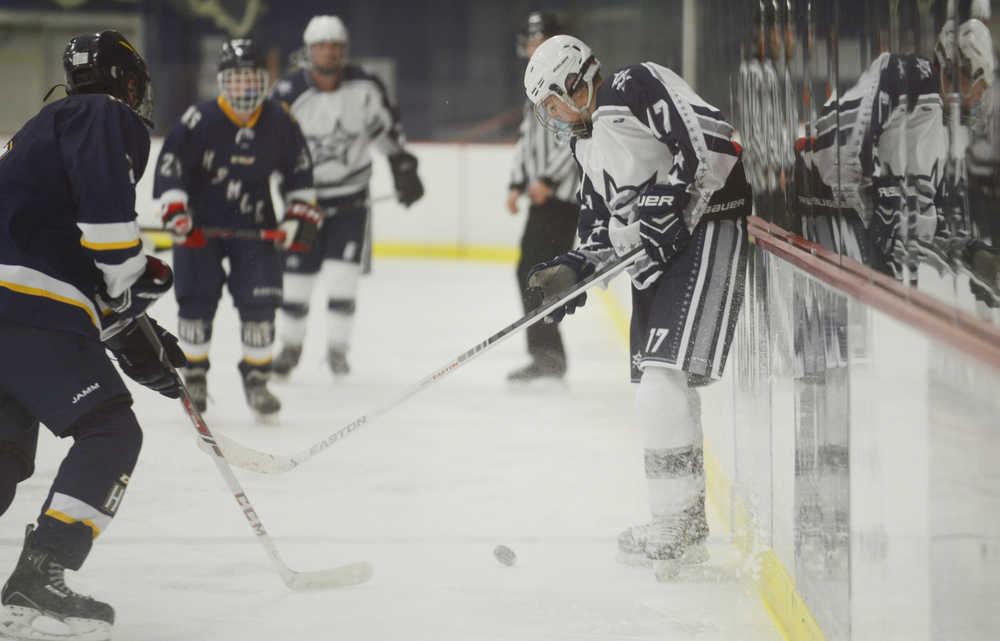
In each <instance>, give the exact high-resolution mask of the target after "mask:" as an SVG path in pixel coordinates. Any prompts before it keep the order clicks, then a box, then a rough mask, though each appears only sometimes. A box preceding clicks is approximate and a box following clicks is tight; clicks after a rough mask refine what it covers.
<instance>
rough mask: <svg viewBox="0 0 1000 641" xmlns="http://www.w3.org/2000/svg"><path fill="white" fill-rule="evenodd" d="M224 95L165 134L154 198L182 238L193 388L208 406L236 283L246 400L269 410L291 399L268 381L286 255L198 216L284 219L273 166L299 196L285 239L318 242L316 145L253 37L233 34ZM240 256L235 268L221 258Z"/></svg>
mask: <svg viewBox="0 0 1000 641" xmlns="http://www.w3.org/2000/svg"><path fill="white" fill-rule="evenodd" d="M218 70H219V74H218V81H219V92H220V95H219V97H218V99H216V100H213V101H209V102H204V103H201V104H199V105H194V106H192V107H189V108H188V110H187V111H186V112H184V115H183V116H181V119H180V122H178V123H177V124H175V125H174V126H173V128H172V129H171V130H170V134H169V135H168V136H167V138H166V140H165V141H164V142H163V148H162V149H161V151H160V158H159V161H158V162H157V170H156V180H155V183H154V186H153V197H154V198H157V199H159V202H160V215H161V218H162V221H163V226H164V228H165V229H167V230H169V231H171V232H172V233H173V234H174V235H175V237H177V238H178V240H179V242H177V243H175V245H174V250H173V252H174V253H173V255H174V270H175V271H176V273H177V286H176V291H175V294H176V296H177V303H178V306H179V315H180V319H179V324H178V327H179V331H178V335H179V336H180V341H181V346H182V347H183V348H184V353H185V354H187V357H188V361H189V365H188V367H187V368H186V369H185V370H184V378H185V381H186V383H187V387H188V391H189V392H190V393H191V398H192V399H193V400H194V402H195V405H196V406H197V407H198V409H199V410H200V411H203V410H204V409H205V407H206V405H207V399H208V386H207V379H206V374H207V373H208V369H209V365H210V363H209V347H210V344H211V340H212V321H213V319H214V318H215V311H216V308H217V307H218V304H219V299H220V297H221V296H222V286H223V284H227V285H228V287H229V293H230V294H231V295H232V297H233V303H234V305H235V306H236V309H237V310H238V311H239V315H240V338H241V341H242V343H243V359H242V360H241V361H240V363H239V372H240V375H241V377H242V379H243V390H244V392H245V393H246V399H247V404H248V405H249V406H250V408H251V409H253V410H254V411H255V412H258V413H259V414H261V415H268V414H273V413H275V412H277V411H278V410H280V409H281V403H280V401H279V400H278V399H277V398H276V397H275V396H274V394H272V393H271V392H270V390H268V388H267V381H268V378H269V377H270V374H271V351H272V349H273V344H274V332H275V330H274V316H275V310H276V309H277V308H278V306H279V305H280V304H281V254H280V252H279V249H278V248H277V247H275V245H274V244H272V243H271V242H268V241H263V240H257V239H246V238H206V237H205V236H204V234H202V233H201V230H200V229H199V227H212V228H223V229H226V230H259V229H269V228H273V227H275V225H276V224H277V221H276V219H275V212H274V207H273V205H272V201H271V190H270V183H269V179H270V175H271V174H272V173H273V172H278V173H280V174H281V176H282V177H283V179H284V182H283V185H282V188H283V189H284V197H285V201H286V202H287V203H289V206H288V211H287V212H286V213H285V217H284V220H283V222H282V223H281V229H282V230H283V231H284V232H285V238H284V241H283V242H282V243H281V248H282V249H285V250H289V251H292V252H296V251H307V250H308V249H309V248H310V247H311V246H312V243H313V242H315V239H316V230H317V228H318V225H319V222H320V220H321V216H320V214H319V212H318V211H317V210H316V208H315V200H316V191H315V189H313V184H312V164H311V162H310V159H309V150H308V148H307V146H306V143H305V140H304V139H303V137H302V133H301V132H300V131H299V128H298V127H297V126H296V124H295V121H294V120H293V119H292V117H291V116H289V115H288V113H287V112H286V111H285V109H284V108H283V107H282V106H281V104H279V103H278V102H276V101H273V100H267V99H266V98H267V87H268V84H269V82H268V73H267V71H266V69H265V68H264V60H263V57H262V56H261V54H260V51H259V50H258V48H257V46H256V45H255V44H254V43H253V41H252V40H249V39H237V40H230V41H228V42H225V43H224V44H223V45H222V53H221V57H220V59H219V65H218ZM224 258H228V259H229V274H228V275H227V274H226V272H225V270H224V269H223V266H222V260H223V259H224Z"/></svg>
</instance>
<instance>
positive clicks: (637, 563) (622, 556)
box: [615, 550, 653, 568]
mask: <svg viewBox="0 0 1000 641" xmlns="http://www.w3.org/2000/svg"><path fill="white" fill-rule="evenodd" d="M615 561H618V562H619V563H621V564H622V565H627V566H629V567H630V568H651V567H653V560H652V559H650V558H649V557H648V556H646V555H645V554H643V553H642V552H638V553H630V552H622V551H621V550H619V551H618V555H617V556H616V557H615Z"/></svg>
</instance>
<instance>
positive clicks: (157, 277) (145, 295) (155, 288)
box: [99, 256, 174, 324]
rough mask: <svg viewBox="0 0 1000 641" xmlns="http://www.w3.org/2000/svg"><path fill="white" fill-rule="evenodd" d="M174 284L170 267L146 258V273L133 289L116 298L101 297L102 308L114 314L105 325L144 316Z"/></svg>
mask: <svg viewBox="0 0 1000 641" xmlns="http://www.w3.org/2000/svg"><path fill="white" fill-rule="evenodd" d="M173 284H174V274H173V272H172V271H170V266H169V265H167V264H166V263H165V262H163V261H162V260H160V259H159V258H155V257H153V256H146V271H144V272H143V273H142V276H139V279H138V280H137V281H135V282H134V283H132V286H131V287H129V288H128V289H126V290H125V291H124V292H122V293H121V294H119V295H118V296H117V297H115V298H108V297H107V296H101V297H99V298H100V302H101V303H102V307H103V308H104V309H106V310H110V311H111V312H113V317H112V318H108V319H105V323H106V324H108V321H114V320H118V319H128V318H134V317H136V316H138V315H139V314H142V313H143V312H145V311H146V308H147V307H149V306H150V305H152V304H153V302H154V301H155V300H156V299H158V298H159V297H160V296H163V295H164V294H165V293H167V292H168V291H169V290H170V286H171V285H173Z"/></svg>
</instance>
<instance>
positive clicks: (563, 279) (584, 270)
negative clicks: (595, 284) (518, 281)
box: [528, 251, 594, 323]
mask: <svg viewBox="0 0 1000 641" xmlns="http://www.w3.org/2000/svg"><path fill="white" fill-rule="evenodd" d="M593 273H594V266H593V265H592V264H590V263H588V262H587V259H586V258H584V257H583V254H581V253H579V252H575V251H570V252H566V253H565V254H560V255H558V256H556V257H555V258H553V259H552V260H550V261H548V262H545V263H540V264H538V265H535V266H534V267H532V268H531V271H530V272H528V296H529V298H530V299H532V300H533V301H534V304H533V305H531V308H532V309H534V308H537V307H539V306H541V305H544V304H548V303H550V302H552V301H553V300H555V299H557V298H559V297H560V296H562V295H563V294H564V293H566V291H567V290H569V289H570V288H572V287H573V285H576V284H577V283H579V282H580V281H581V280H583V279H584V278H586V277H587V276H590V275H591V274H593ZM586 302H587V292H583V293H582V294H580V295H579V296H577V297H575V298H573V299H570V300H568V301H566V303H564V304H563V306H562V307H559V308H556V309H555V310H553V311H552V312H550V313H549V315H548V316H546V317H545V322H546V323H558V322H559V321H561V320H562V319H563V318H565V317H566V314H572V313H573V312H575V311H576V309H577V308H578V307H583V304H584V303H586Z"/></svg>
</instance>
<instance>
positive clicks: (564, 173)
mask: <svg viewBox="0 0 1000 641" xmlns="http://www.w3.org/2000/svg"><path fill="white" fill-rule="evenodd" d="M561 33H564V29H563V27H562V25H561V24H560V23H559V20H558V18H557V17H556V16H555V15H554V14H552V13H549V12H534V13H531V14H530V15H529V16H528V20H527V23H526V24H525V25H524V26H523V27H522V28H521V32H520V34H519V35H518V39H517V53H518V55H519V56H520V57H522V58H525V59H527V58H530V57H531V54H532V53H534V51H535V49H536V48H537V47H538V45H540V44H541V43H542V42H544V41H545V40H546V39H548V38H550V37H552V36H555V35H558V34H561ZM578 186H579V170H578V169H577V166H576V162H575V161H574V160H573V155H572V153H571V151H570V147H569V142H568V141H565V140H564V141H557V140H556V137H555V136H554V135H553V134H552V133H551V132H549V131H547V130H546V129H545V128H544V127H543V126H542V125H541V123H539V122H538V120H537V119H536V118H535V115H534V112H533V111H532V108H531V103H530V102H525V106H524V118H523V120H522V122H521V135H520V138H519V139H518V141H517V148H516V151H515V154H514V166H513V167H512V169H511V177H510V191H509V192H508V194H507V209H508V210H509V211H510V213H511V214H517V212H518V207H517V201H518V199H519V198H520V197H521V195H522V194H527V196H528V200H529V201H530V202H531V206H530V207H529V208H528V220H527V222H526V223H525V226H524V234H523V235H522V236H521V259H520V261H519V262H518V263H517V283H518V287H519V288H520V291H521V302H522V304H523V305H524V311H525V313H527V312H529V311H531V310H530V307H529V306H530V305H532V302H531V301H529V298H528V297H527V296H526V292H527V287H528V271H529V270H530V269H531V267H532V266H533V265H537V264H539V263H543V262H545V261H547V260H549V259H551V258H553V257H555V256H556V255H558V254H562V253H564V252H567V251H569V250H570V249H572V248H573V238H574V236H575V234H576V224H577V215H578V213H579V205H578V204H577V200H576V192H577V188H578ZM534 302H537V301H534ZM527 335H528V354H529V355H530V356H531V362H529V363H528V364H527V365H525V366H524V367H522V368H520V369H517V370H515V371H513V372H511V373H510V374H509V375H508V376H507V379H508V380H509V381H512V382H519V383H520V382H530V381H533V380H537V379H542V378H552V379H561V378H562V377H563V376H564V375H565V373H566V352H565V350H564V349H563V344H562V338H561V337H560V335H559V329H558V325H556V324H555V323H552V324H549V323H535V324H534V325H532V326H531V327H529V328H528V330H527Z"/></svg>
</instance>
